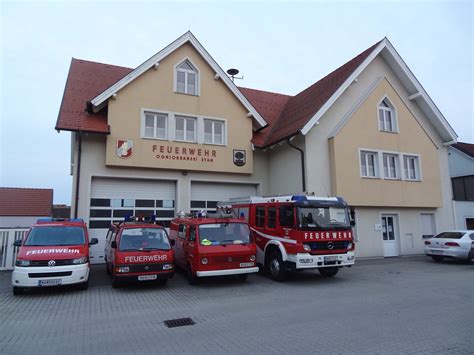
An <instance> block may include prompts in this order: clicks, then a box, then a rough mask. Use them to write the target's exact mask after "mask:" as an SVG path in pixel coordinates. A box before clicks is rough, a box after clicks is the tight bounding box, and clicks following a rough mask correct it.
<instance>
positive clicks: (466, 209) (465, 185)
mask: <svg viewBox="0 0 474 355" xmlns="http://www.w3.org/2000/svg"><path fill="white" fill-rule="evenodd" d="M448 152H449V174H450V176H451V182H452V188H453V208H454V219H455V228H457V229H474V144H469V143H461V142H458V143H457V144H453V145H452V146H450V147H449V150H448Z"/></svg>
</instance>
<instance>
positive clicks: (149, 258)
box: [105, 217, 174, 288]
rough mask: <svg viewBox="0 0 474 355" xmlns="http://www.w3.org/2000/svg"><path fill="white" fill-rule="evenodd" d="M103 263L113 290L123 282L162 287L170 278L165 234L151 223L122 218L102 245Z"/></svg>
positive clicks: (171, 263) (171, 254) (171, 256)
mask: <svg viewBox="0 0 474 355" xmlns="http://www.w3.org/2000/svg"><path fill="white" fill-rule="evenodd" d="M171 243H172V242H171ZM105 263H106V270H107V273H108V274H110V275H111V276H112V287H114V288H116V287H118V286H119V285H120V284H121V283H122V282H124V281H139V282H144V281H157V282H158V283H160V284H162V285H164V284H166V283H167V282H168V279H170V278H172V277H173V275H174V252H173V250H172V249H171V245H170V241H169V240H168V234H167V233H166V230H165V228H164V227H163V226H161V225H158V224H155V221H154V220H153V219H145V218H138V217H126V218H125V221H124V222H120V223H117V224H112V225H111V226H110V228H109V232H108V233H107V238H106V243H105Z"/></svg>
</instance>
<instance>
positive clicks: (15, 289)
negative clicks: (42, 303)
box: [13, 286, 25, 296]
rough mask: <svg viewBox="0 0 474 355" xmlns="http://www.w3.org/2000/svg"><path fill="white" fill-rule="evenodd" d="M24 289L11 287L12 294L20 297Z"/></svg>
mask: <svg viewBox="0 0 474 355" xmlns="http://www.w3.org/2000/svg"><path fill="white" fill-rule="evenodd" d="M24 291H25V289H24V288H23V287H18V286H13V294H14V295H15V296H19V295H22V294H23V292H24Z"/></svg>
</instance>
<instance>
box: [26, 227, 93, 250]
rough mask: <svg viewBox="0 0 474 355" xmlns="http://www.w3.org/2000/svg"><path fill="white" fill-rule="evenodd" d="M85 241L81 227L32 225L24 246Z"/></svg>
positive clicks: (79, 243)
mask: <svg viewBox="0 0 474 355" xmlns="http://www.w3.org/2000/svg"><path fill="white" fill-rule="evenodd" d="M84 243H85V234H84V229H83V228H82V227H71V226H41V227H33V228H32V229H31V232H30V234H29V235H28V238H27V239H26V242H25V244H24V245H25V246H29V247H32V246H53V245H54V246H59V245H81V244H84Z"/></svg>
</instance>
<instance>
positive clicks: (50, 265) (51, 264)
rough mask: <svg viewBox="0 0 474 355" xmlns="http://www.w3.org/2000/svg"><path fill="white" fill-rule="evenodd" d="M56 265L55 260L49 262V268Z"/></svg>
mask: <svg viewBox="0 0 474 355" xmlns="http://www.w3.org/2000/svg"><path fill="white" fill-rule="evenodd" d="M54 265H56V261H54V260H50V261H48V266H49V267H53V266H54Z"/></svg>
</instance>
